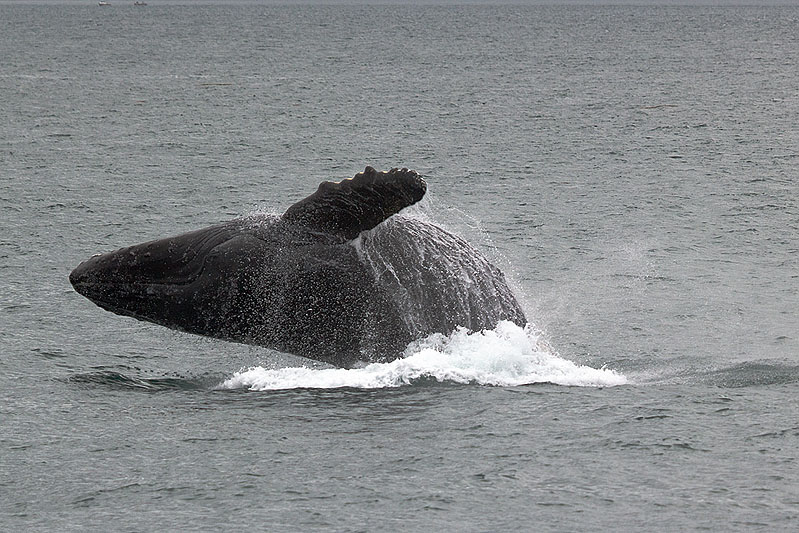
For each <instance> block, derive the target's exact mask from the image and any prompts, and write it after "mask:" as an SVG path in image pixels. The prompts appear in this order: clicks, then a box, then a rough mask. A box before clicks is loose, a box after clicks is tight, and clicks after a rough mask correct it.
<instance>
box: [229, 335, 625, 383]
mask: <svg viewBox="0 0 799 533" xmlns="http://www.w3.org/2000/svg"><path fill="white" fill-rule="evenodd" d="M426 379H435V380H437V381H439V382H452V383H475V384H480V385H494V386H517V385H527V384H531V383H555V384H558V385H568V386H580V387H608V386H614V385H623V384H625V383H627V379H626V378H625V377H624V376H623V375H621V374H619V373H617V372H615V371H613V370H609V369H605V368H602V369H596V368H591V367H588V366H582V365H578V364H575V363H573V362H572V361H568V360H566V359H563V358H562V357H560V356H558V355H557V354H556V353H553V352H552V351H551V349H549V348H548V347H547V346H546V344H545V343H544V342H542V340H541V338H540V336H539V335H537V334H536V333H535V332H533V331H532V329H531V328H527V329H523V328H520V327H519V326H517V325H515V324H513V323H511V322H502V323H500V324H499V325H498V326H497V327H496V328H495V329H492V330H486V331H481V332H473V333H470V332H468V331H466V330H464V329H460V330H457V331H455V332H453V333H452V334H451V335H441V334H435V335H430V336H429V337H427V338H426V339H424V340H422V341H419V342H416V343H414V344H412V345H411V346H409V347H408V349H407V350H406V352H405V357H403V358H401V359H397V360H395V361H392V362H390V363H373V364H370V365H367V366H364V367H363V368H355V369H338V368H327V369H313V368H306V367H293V368H280V369H271V370H270V369H265V368H263V367H253V368H249V369H242V370H241V371H239V372H236V373H235V374H234V375H233V376H232V377H230V378H229V379H227V380H226V381H224V382H223V383H222V384H220V385H219V388H221V389H241V388H246V389H250V390H275V389H294V388H324V389H329V388H338V387H355V388H364V389H375V388H385V387H400V386H403V385H410V384H412V383H414V382H416V381H419V380H426Z"/></svg>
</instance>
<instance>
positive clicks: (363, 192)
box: [282, 167, 427, 240]
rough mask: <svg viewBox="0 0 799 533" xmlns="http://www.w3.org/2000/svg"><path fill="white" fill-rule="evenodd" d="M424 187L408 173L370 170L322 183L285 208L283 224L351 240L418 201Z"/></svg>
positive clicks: (411, 173) (407, 171)
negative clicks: (343, 178)
mask: <svg viewBox="0 0 799 533" xmlns="http://www.w3.org/2000/svg"><path fill="white" fill-rule="evenodd" d="M426 190H427V184H426V183H425V181H424V180H423V179H422V177H421V176H420V175H419V174H417V173H416V172H414V171H413V170H408V169H405V168H403V169H397V168H395V169H391V170H389V171H388V172H377V171H376V170H375V169H373V168H372V167H366V170H364V171H363V172H361V173H359V174H356V175H355V177H353V178H350V179H346V180H342V181H340V182H338V183H335V182H330V181H325V182H323V183H321V184H320V185H319V189H317V191H316V192H315V193H313V194H312V195H310V196H308V197H307V198H305V199H303V200H300V201H299V202H297V203H296V204H294V205H292V206H291V207H289V208H288V209H287V210H286V212H285V213H284V214H283V217H282V218H283V220H285V221H287V222H290V223H294V224H299V225H302V226H306V227H309V228H311V229H313V230H316V231H322V232H326V233H331V234H334V235H338V236H340V237H342V238H344V239H347V240H349V239H354V238H355V237H357V236H358V235H359V234H360V233H361V232H362V231H366V230H370V229H372V228H374V227H375V226H377V225H378V224H380V223H381V222H383V221H384V220H386V219H387V218H389V217H390V216H392V215H395V214H397V213H399V212H400V211H401V210H402V209H404V208H406V207H408V206H409V205H413V204H415V203H416V202H418V201H419V200H421V199H422V197H423V196H424V194H425V192H426Z"/></svg>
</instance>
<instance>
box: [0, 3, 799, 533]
mask: <svg viewBox="0 0 799 533" xmlns="http://www.w3.org/2000/svg"><path fill="white" fill-rule="evenodd" d="M112 3H113V4H114V5H112V6H109V7H102V8H101V7H98V6H97V5H96V3H93V2H85V3H81V4H78V3H73V4H49V5H35V6H34V5H24V4H18V5H12V4H2V5H0V217H1V218H0V220H2V226H1V227H0V229H1V231H0V288H1V289H2V291H1V293H2V297H1V298H0V529H1V530H8V531H22V530H25V531H68V530H74V531H78V530H79V531H107V530H114V531H152V530H181V531H184V530H233V529H241V528H249V529H256V530H266V531H300V530H316V531H384V530H389V529H397V530H402V531H435V530H446V531H506V530H516V531H518V530H525V531H587V530H605V531H619V530H628V531H633V530H635V531H642V530H643V531H645V530H659V531H689V530H711V531H725V532H726V531H794V530H796V528H797V527H798V526H799V484H797V479H798V478H799V464H798V463H797V458H798V457H799V451H797V449H799V409H797V407H799V400H797V396H799V313H798V312H797V307H798V306H799V267H797V262H799V200H797V198H799V126H797V125H798V124H799V90H798V89H797V87H799V7H797V6H790V5H788V6H771V7H769V6H759V7H741V6H668V5H663V6H657V5H649V6H607V5H592V6H545V5H516V6H496V5H493V6H492V5H484V6H476V5H469V6H419V5H416V6H390V5H382V6H335V5H302V6H273V5H265V4H249V5H245V4H242V5H237V4H213V3H210V4H203V5H191V4H187V5H179V4H175V3H166V2H158V1H157V0H153V1H151V2H149V4H150V5H149V6H147V7H134V6H133V5H130V4H132V2H115V1H113V0H112ZM366 165H372V166H374V167H376V168H381V169H387V168H390V167H395V166H407V167H410V168H414V169H416V170H417V171H419V172H420V173H422V174H423V175H424V176H425V178H426V180H427V182H428V185H429V188H428V195H427V197H426V198H425V200H424V201H423V202H422V204H421V205H420V206H418V207H414V208H412V209H411V210H410V213H409V215H410V216H417V217H423V218H425V219H426V220H431V221H434V222H436V223H437V224H439V225H441V226H442V227H445V228H446V229H448V230H450V231H452V232H454V233H457V234H458V235H461V236H462V237H464V238H466V239H467V240H469V241H470V242H472V243H473V244H474V245H475V246H477V247H479V248H480V249H481V250H482V251H484V252H485V253H486V254H487V255H488V256H489V257H491V258H492V260H493V261H494V262H495V263H496V264H497V265H499V266H500V267H501V268H502V269H503V270H504V271H505V273H506V275H507V276H508V278H509V279H510V280H511V281H512V284H513V286H514V289H515V291H516V293H517V296H518V298H519V299H520V301H521V302H523V305H524V308H525V311H526V314H527V317H528V319H529V320H530V321H531V324H530V325H528V327H527V328H526V329H522V328H519V327H517V326H514V325H512V324H508V323H503V324H500V325H499V326H498V327H497V328H496V329H494V330H490V331H484V332H467V331H464V330H459V331H456V332H454V333H452V334H451V335H434V336H431V337H429V338H426V339H421V340H420V341H419V342H418V343H415V344H414V345H412V346H409V347H408V350H407V352H406V353H407V356H406V357H405V358H403V359H401V360H397V361H395V362H392V363H386V364H374V365H364V366H363V367H362V368H356V369H353V370H341V369H334V368H330V367H326V366H325V365H321V364H315V363H313V362H311V361H307V360H304V359H301V358H298V357H294V356H291V355H288V354H280V353H277V352H273V351H270V350H267V349H264V348H257V347H252V346H245V345H239V344H232V343H227V342H223V341H218V340H213V339H206V338H201V337H196V336H191V335H186V334H182V333H177V332H173V331H170V330H167V329H165V328H160V327H158V326H155V325H152V324H147V323H142V322H137V321H135V320H133V319H129V318H123V317H120V316H116V315H113V314H111V313H107V312H105V311H103V310H101V309H100V308H98V307H96V306H94V305H93V304H92V303H91V302H89V301H88V300H86V299H84V298H82V297H81V296H79V295H78V294H77V293H75V292H74V291H73V290H72V288H71V286H70V284H69V281H68V279H67V276H68V274H69V272H70V271H71V269H72V268H74V267H75V266H76V265H77V264H78V263H79V262H80V261H82V260H84V259H86V258H87V257H89V256H90V255H92V254H94V253H97V252H101V251H109V250H113V249H116V248H119V247H122V246H125V245H129V244H134V243H138V242H142V241H145V240H149V239H154V238H158V237H163V236H166V235H169V234H176V233H181V232H184V231H189V230H191V229H196V228H200V227H204V226H207V225H210V224H212V223H216V222H219V221H223V220H228V219H231V218H234V217H237V216H243V215H247V214H249V213H253V212H274V213H280V212H282V210H284V209H285V208H286V207H287V206H289V205H291V204H292V203H294V202H296V201H297V200H299V199H301V198H303V197H304V196H306V195H308V194H310V193H311V192H313V191H314V190H315V188H316V186H317V184H318V183H319V182H320V181H322V180H325V179H342V178H346V177H350V176H352V175H353V174H355V173H356V172H358V171H360V170H363V168H364V167H365V166H366Z"/></svg>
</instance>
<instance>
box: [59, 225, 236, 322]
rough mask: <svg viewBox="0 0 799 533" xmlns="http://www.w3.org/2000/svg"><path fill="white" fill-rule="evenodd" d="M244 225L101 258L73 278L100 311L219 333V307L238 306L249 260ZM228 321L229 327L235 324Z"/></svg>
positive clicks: (81, 267)
mask: <svg viewBox="0 0 799 533" xmlns="http://www.w3.org/2000/svg"><path fill="white" fill-rule="evenodd" d="M241 238H242V233H241V227H240V225H239V224H231V223H228V224H221V225H217V226H212V227H210V228H205V229H202V230H198V231H193V232H190V233H186V234H183V235H178V236H175V237H169V238H166V239H159V240H155V241H150V242H146V243H143V244H137V245H134V246H128V247H126V248H122V249H120V250H117V251H114V252H108V253H104V254H98V255H95V256H93V257H91V258H90V259H88V260H86V261H84V262H82V263H81V264H79V265H78V266H77V267H76V268H75V269H74V270H73V271H72V272H71V273H70V275H69V280H70V282H71V283H72V286H73V287H74V288H75V290H76V291H77V292H78V293H80V294H81V295H83V296H85V297H86V298H88V299H89V300H91V301H92V302H94V303H95V304H97V305H98V306H99V307H101V308H103V309H106V310H108V311H111V312H113V313H116V314H119V315H126V316H131V317H134V318H138V319H140V320H147V321H150V322H155V323H157V324H161V325H165V326H168V327H172V328H176V329H181V330H185V331H192V332H196V333H201V334H215V333H216V330H217V329H218V327H216V326H215V325H214V322H215V321H218V320H219V316H220V311H224V309H220V305H222V306H224V305H226V304H227V305H233V300H235V296H236V294H235V292H236V291H235V289H236V286H237V278H238V277H239V276H240V275H241V274H242V270H241V269H240V268H238V265H239V263H241V261H242V260H244V257H239V254H237V253H235V250H236V247H235V246H234V245H235V243H236V241H237V240H240V239H241ZM229 318H230V317H229V316H228V317H226V318H225V319H226V327H227V328H230V327H231V325H232V324H231V322H230V320H228V319H229Z"/></svg>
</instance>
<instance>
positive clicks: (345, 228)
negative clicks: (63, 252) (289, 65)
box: [70, 167, 524, 367]
mask: <svg viewBox="0 0 799 533" xmlns="http://www.w3.org/2000/svg"><path fill="white" fill-rule="evenodd" d="M425 190H426V184H425V183H424V181H423V180H422V179H421V177H420V176H419V175H418V174H416V173H415V172H413V171H408V170H406V169H402V170H399V169H393V170H391V171H389V172H376V171H375V170H374V169H371V168H370V167H367V169H366V170H365V171H364V172H363V173H360V174H358V175H356V176H355V177H354V178H352V179H350V180H344V181H342V182H340V183H329V182H325V183H323V184H322V185H320V187H319V190H318V191H317V192H316V193H314V194H313V195H311V196H309V197H308V198H306V199H304V200H302V201H300V202H298V203H297V204H295V205H293V206H292V207H290V208H289V209H288V210H287V211H286V213H285V214H284V215H283V216H281V217H278V216H268V215H264V216H258V217H249V218H243V219H238V220H233V221H230V222H226V223H223V224H219V225H216V226H211V227H209V228H205V229H202V230H198V231H193V232H190V233H186V234H183V235H179V236H176V237H171V238H166V239H160V240H156V241H152V242H148V243H144V244H138V245H135V246H130V247H127V248H123V249H121V250H117V251H115V252H110V253H105V254H101V255H97V256H94V257H92V258H91V259H89V260H87V261H84V262H83V263H81V264H80V265H79V266H78V267H77V268H76V269H75V270H74V271H73V272H72V273H71V274H70V281H71V283H72V285H73V286H74V288H75V290H76V291H77V292H79V293H80V294H82V295H84V296H85V297H87V298H88V299H90V300H91V301H93V302H94V303H96V304H97V305H98V306H100V307H102V308H103V309H106V310H108V311H111V312H113V313H117V314H120V315H127V316H132V317H134V318H137V319H140V320H146V321H149V322H153V323H156V324H160V325H163V326H166V327H169V328H173V329H177V330H181V331H186V332H189V333H195V334H200V335H206V336H210V337H215V338H219V339H225V340H231V341H236V342H244V343H248V344H256V345H261V346H267V347H270V348H273V349H276V350H280V351H284V352H289V353H293V354H297V355H302V356H306V357H309V358H312V359H316V360H320V361H325V362H328V363H331V364H334V365H337V366H342V367H351V366H353V365H355V364H356V363H357V362H359V361H386V360H391V359H394V358H396V357H398V356H400V355H401V354H402V351H403V349H404V348H405V347H406V346H407V344H408V343H409V342H410V341H412V340H413V339H414V338H415V337H416V336H418V335H419V333H420V332H419V331H411V329H409V327H408V326H407V325H406V324H405V321H404V320H403V316H402V312H401V311H400V308H399V306H398V305H397V303H396V298H395V297H394V295H393V294H391V292H392V290H393V289H392V288H391V287H389V286H386V285H385V284H381V283H378V281H377V280H376V279H375V275H374V273H373V272H372V271H371V270H370V269H369V268H368V267H367V266H365V265H364V263H363V262H362V261H361V259H360V258H359V256H358V252H357V250H356V248H355V246H353V243H352V239H353V238H355V237H357V236H358V235H359V234H360V233H361V232H362V231H366V230H370V229H372V228H374V227H375V226H377V225H378V224H380V223H381V222H383V221H384V220H385V219H386V218H388V217H391V216H392V215H394V214H396V213H397V212H398V211H400V210H401V209H402V208H403V207H405V206H407V205H410V204H412V203H415V202H416V201H418V200H419V199H421V197H422V196H423V195H424V193H425ZM440 231H442V232H443V230H440ZM497 274H498V275H499V276H500V277H501V273H499V272H498V271H497ZM501 281H502V285H503V286H504V279H502V280H501ZM431 296H432V297H435V295H434V294H433V295H431ZM511 299H512V297H511ZM507 314H508V316H509V317H510V318H511V319H514V320H515V321H516V322H519V323H523V321H524V317H523V314H522V313H521V310H520V309H518V305H517V304H515V300H514V301H513V305H512V306H511V308H510V310H509V312H508V313H507ZM492 321H493V322H496V320H495V319H492ZM466 325H467V326H468V325H470V324H466ZM472 325H476V326H479V327H490V326H491V325H492V324H482V323H481V324H476V323H475V324H472ZM431 327H441V326H431ZM444 333H447V332H444Z"/></svg>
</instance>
